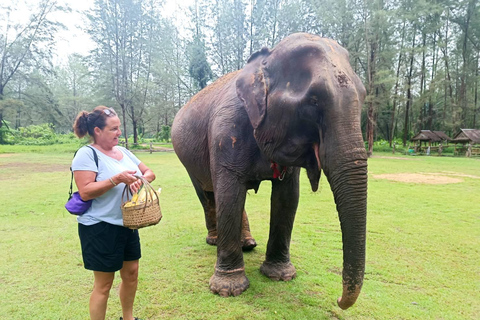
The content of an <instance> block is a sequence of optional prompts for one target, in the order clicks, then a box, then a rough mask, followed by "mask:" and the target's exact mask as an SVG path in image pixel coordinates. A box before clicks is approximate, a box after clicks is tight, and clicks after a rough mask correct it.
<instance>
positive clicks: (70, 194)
mask: <svg viewBox="0 0 480 320" xmlns="http://www.w3.org/2000/svg"><path fill="white" fill-rule="evenodd" d="M86 147H89V148H90V149H92V152H93V160H95V164H96V165H97V172H96V173H95V181H97V176H98V156H97V152H96V151H95V149H93V148H92V147H90V146H86ZM78 150H80V149H78ZM78 150H77V151H75V153H74V154H73V157H74V158H75V156H76V155H77V152H78ZM70 172H71V173H72V177H71V178H70V191H69V192H68V200H70V198H71V197H72V193H73V170H72V167H71V166H70Z"/></svg>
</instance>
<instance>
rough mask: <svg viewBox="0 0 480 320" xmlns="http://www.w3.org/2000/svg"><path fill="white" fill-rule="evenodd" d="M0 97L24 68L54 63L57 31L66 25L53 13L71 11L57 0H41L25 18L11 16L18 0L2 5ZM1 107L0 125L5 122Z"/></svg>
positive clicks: (43, 67) (29, 68)
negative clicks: (15, 18)
mask: <svg viewBox="0 0 480 320" xmlns="http://www.w3.org/2000/svg"><path fill="white" fill-rule="evenodd" d="M0 9H1V10H0V27H1V30H3V34H0V100H3V99H4V98H5V93H6V91H5V90H6V88H7V85H8V84H9V82H10V81H11V80H12V79H13V78H14V76H15V75H18V74H19V73H20V72H21V71H22V70H26V71H28V70H31V69H43V70H45V69H47V70H48V68H49V67H50V66H51V58H52V48H53V47H54V35H55V34H56V32H57V31H58V30H59V29H60V28H62V27H63V26H62V25H61V24H60V23H58V22H56V21H55V20H53V18H52V16H53V13H55V12H57V11H69V9H68V8H64V7H61V6H59V5H58V4H57V2H56V1H54V0H42V1H40V2H39V3H38V4H37V6H36V7H35V8H33V12H32V14H31V15H30V16H29V18H28V20H27V21H25V22H15V21H13V20H12V16H13V14H14V12H15V10H16V4H14V3H13V2H12V3H10V4H9V5H6V6H3V7H0ZM4 123H5V122H4V119H3V111H2V110H0V128H1V127H2V126H3V124H4Z"/></svg>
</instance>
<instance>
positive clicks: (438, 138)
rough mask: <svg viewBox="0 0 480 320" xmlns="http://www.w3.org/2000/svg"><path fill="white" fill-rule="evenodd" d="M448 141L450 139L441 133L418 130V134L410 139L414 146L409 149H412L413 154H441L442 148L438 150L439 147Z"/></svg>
mask: <svg viewBox="0 0 480 320" xmlns="http://www.w3.org/2000/svg"><path fill="white" fill-rule="evenodd" d="M450 140H451V139H450V138H449V137H448V136H447V135H446V134H445V132H443V131H432V130H420V132H419V133H417V134H416V135H415V136H414V137H413V138H412V139H410V141H411V142H413V143H414V145H413V146H410V147H409V148H410V149H413V150H414V152H415V153H417V152H420V153H429V152H433V151H435V152H438V153H439V154H441V152H442V151H441V150H442V148H441V147H440V148H439V146H440V145H443V144H448V142H449V141H450ZM422 143H423V146H422Z"/></svg>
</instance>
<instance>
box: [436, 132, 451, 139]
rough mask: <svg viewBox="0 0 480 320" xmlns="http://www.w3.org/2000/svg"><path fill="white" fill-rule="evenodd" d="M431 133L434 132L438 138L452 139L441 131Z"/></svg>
mask: <svg viewBox="0 0 480 320" xmlns="http://www.w3.org/2000/svg"><path fill="white" fill-rule="evenodd" d="M433 133H435V134H436V135H437V136H438V137H439V138H440V139H442V140H444V141H450V140H452V138H450V137H449V136H447V134H446V133H445V132H443V131H433Z"/></svg>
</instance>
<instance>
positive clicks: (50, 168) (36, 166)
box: [0, 162, 70, 172]
mask: <svg viewBox="0 0 480 320" xmlns="http://www.w3.org/2000/svg"><path fill="white" fill-rule="evenodd" d="M18 168H21V169H22V171H28V172H32V171H37V172H65V171H70V166H69V165H58V164H55V165H53V164H45V163H29V162H10V163H5V164H0V169H18Z"/></svg>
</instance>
